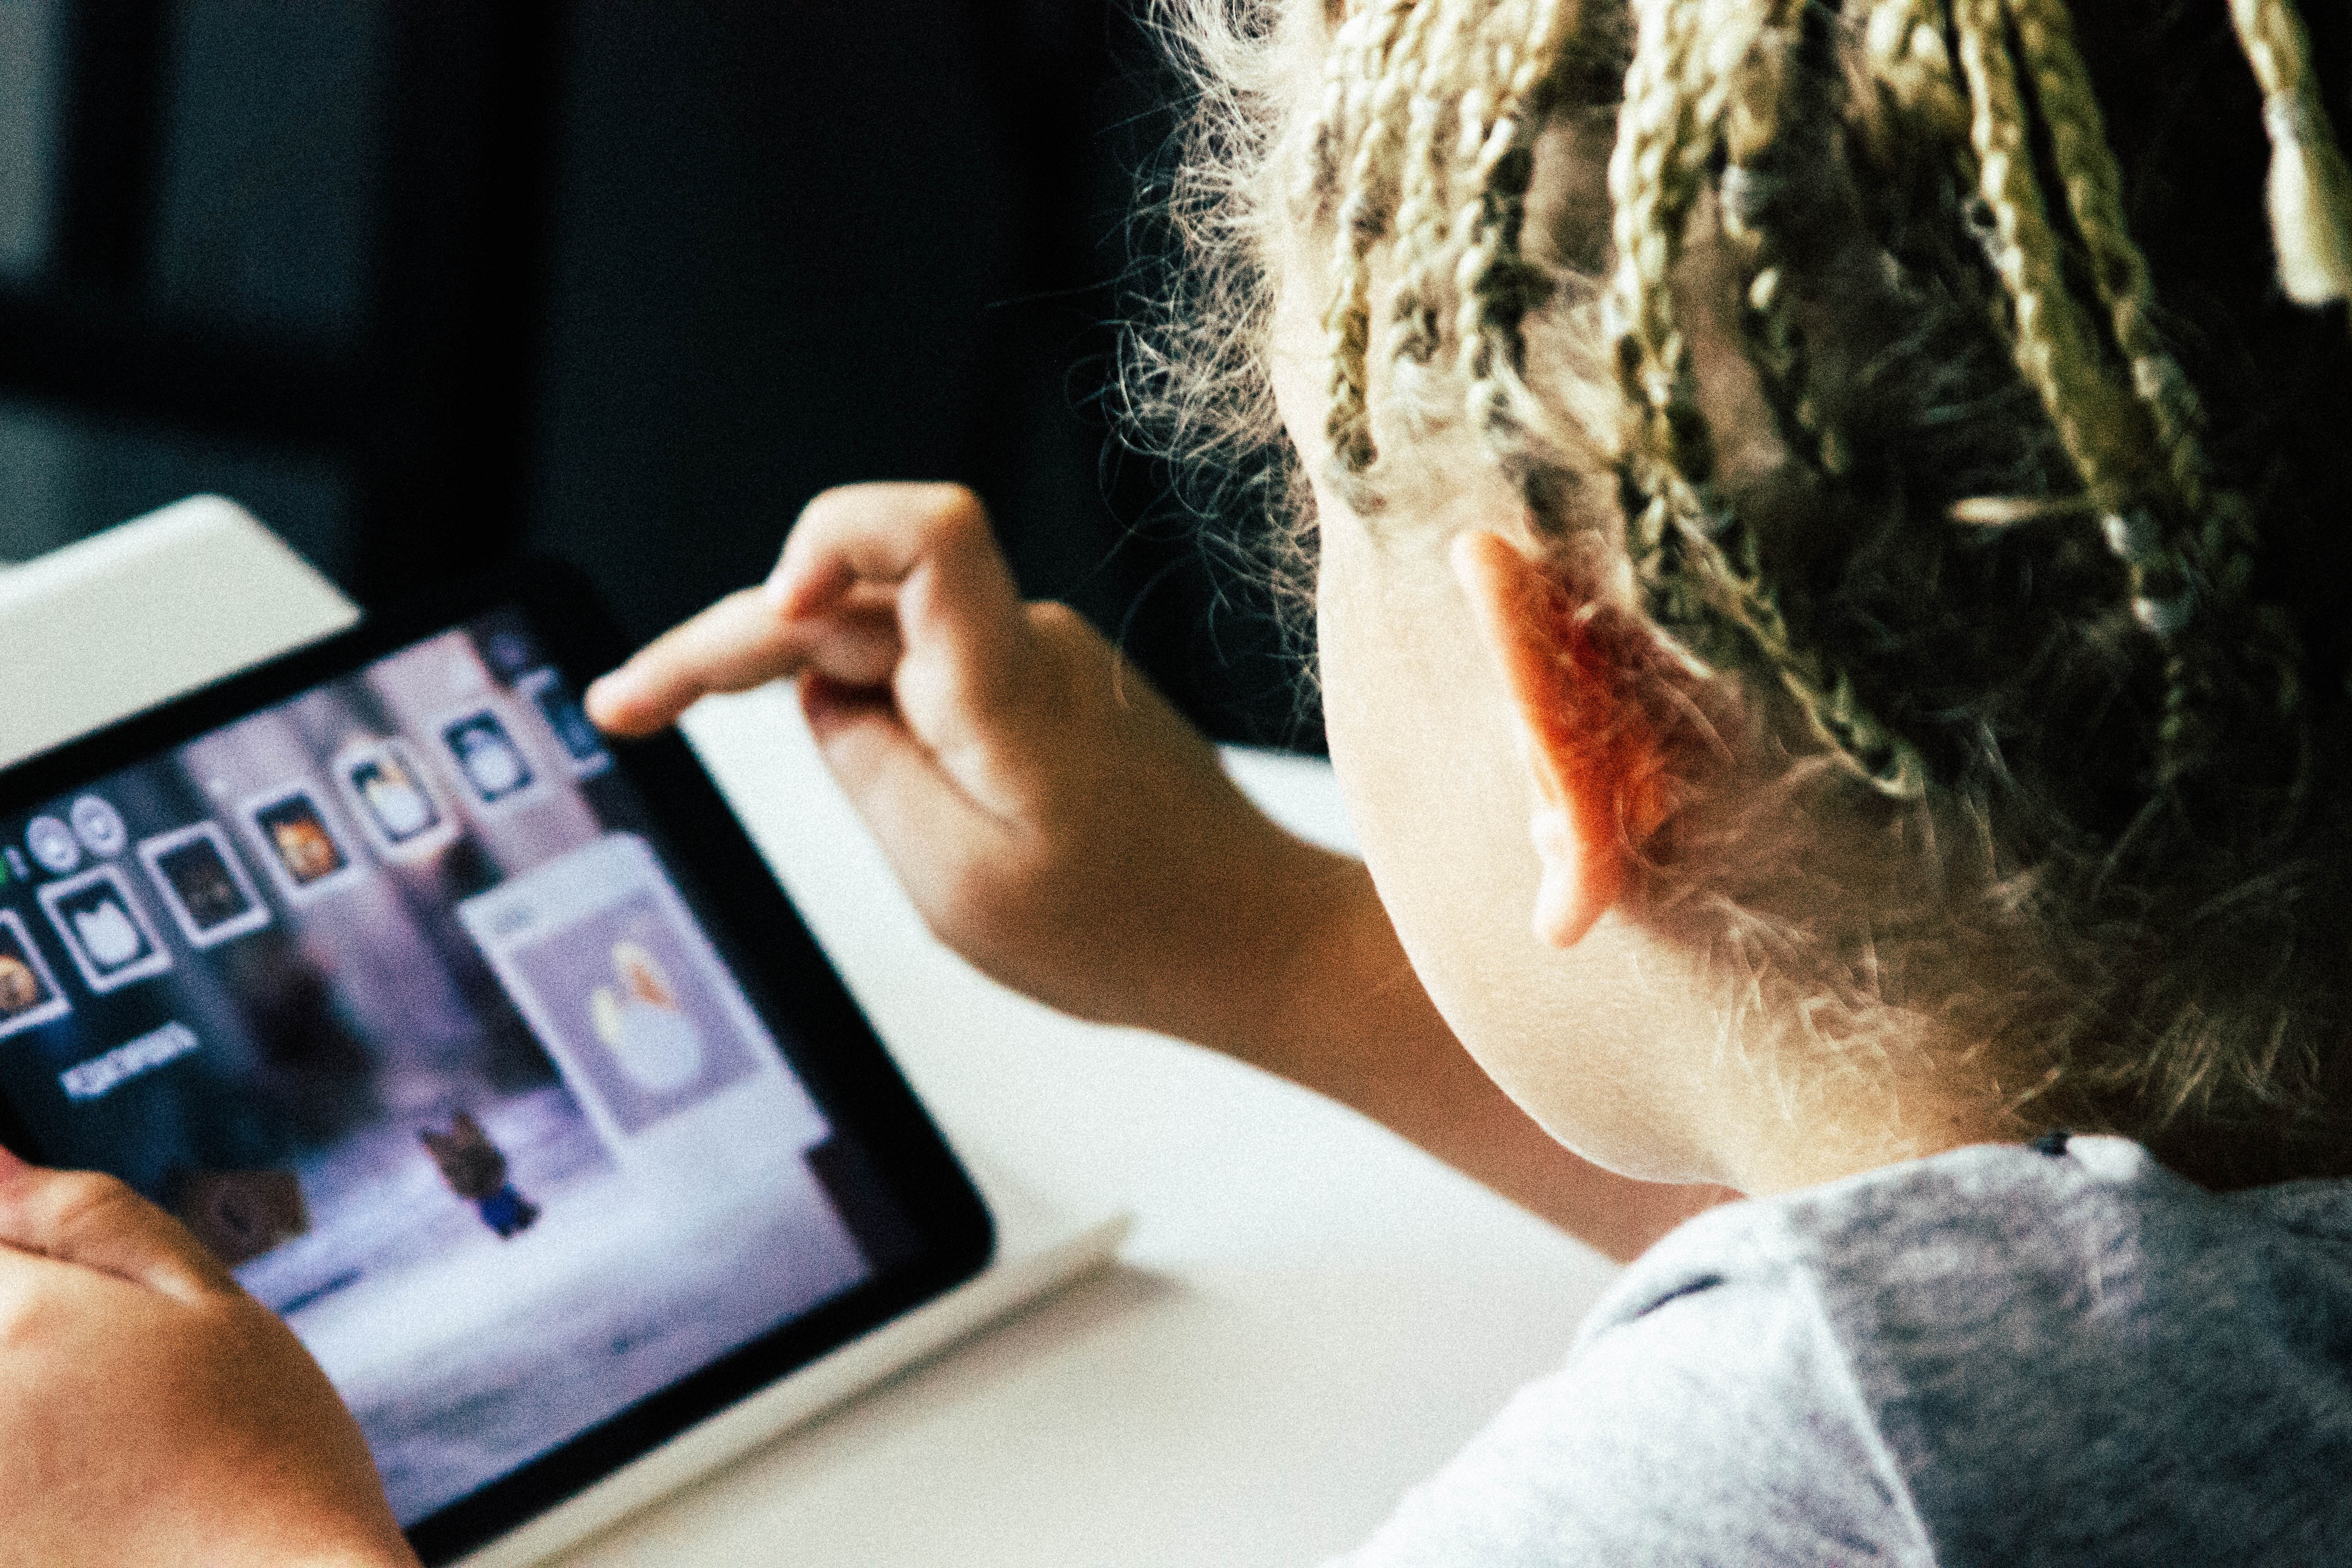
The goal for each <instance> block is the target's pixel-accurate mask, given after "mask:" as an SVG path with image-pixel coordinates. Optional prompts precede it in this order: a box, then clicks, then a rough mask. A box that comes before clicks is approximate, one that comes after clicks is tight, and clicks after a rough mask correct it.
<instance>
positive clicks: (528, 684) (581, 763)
mask: <svg viewBox="0 0 2352 1568" xmlns="http://www.w3.org/2000/svg"><path fill="white" fill-rule="evenodd" d="M515 689H516V690H518V691H520V692H521V693H522V694H523V695H524V696H525V697H527V698H529V699H530V705H531V707H532V708H534V709H535V710H538V713H539V716H540V717H541V718H542V719H544V720H546V721H547V727H548V728H549V729H550V730H552V731H554V732H555V739H556V741H557V742H559V743H560V744H561V745H562V747H563V756H564V760H565V761H566V762H568V763H571V764H572V773H573V774H574V775H576V776H577V777H580V778H583V779H585V778H593V777H595V776H596V775H597V774H598V773H603V772H604V770H605V769H607V768H609V767H611V766H612V765H613V753H612V752H608V751H606V750H605V749H604V736H603V735H601V734H599V733H598V732H597V730H596V726H595V724H594V723H593V721H590V719H589V717H588V714H587V712H586V710H583V708H582V707H581V706H580V704H579V702H578V701H577V700H575V699H574V698H573V697H572V692H571V690H570V689H568V688H566V687H565V686H564V684H563V677H562V676H561V675H559V674H557V673H556V672H555V671H554V670H552V669H534V670H532V671H531V672H530V674H529V675H526V676H524V677H523V678H522V679H520V680H519V681H517V682H515Z"/></svg>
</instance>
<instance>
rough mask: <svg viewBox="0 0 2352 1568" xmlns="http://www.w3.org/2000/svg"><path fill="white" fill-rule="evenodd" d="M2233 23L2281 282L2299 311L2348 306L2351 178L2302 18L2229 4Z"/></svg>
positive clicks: (2274, 6) (2263, 1) (2269, 0)
mask: <svg viewBox="0 0 2352 1568" xmlns="http://www.w3.org/2000/svg"><path fill="white" fill-rule="evenodd" d="M2230 20H2231V23H2232V24H2233V25H2234V26H2236V27H2237V30H2238V41H2239V43H2240V44H2241V45H2242V46H2243V47H2244V48H2245V51H2246V59H2247V62H2248V63H2249V64H2251V65H2252V67H2253V68H2254V79H2255V80H2256V81H2257V82H2259V83H2260V84H2261V86H2262V89H2263V123H2264V124H2265V125H2266V126H2267V127H2268V128H2269V130H2270V137H2271V173H2270V191H2269V198H2270V213H2271V237H2272V239H2273V241H2274V242H2275V243H2276V245H2277V247H2278V262H2279V281H2280V282H2281V283H2282V284H2283V285H2284V287H2285V289H2286V294H2287V298H2288V299H2290V300H2294V301H2295V303H2297V304H2299V305H2325V304H2327V303H2329V302H2330V301H2333V300H2352V172H2347V169H2346V168H2345V163H2344V153H2343V151H2342V150H2341V149H2340V148H2338V147H2337V146H2336V137H2335V134H2334V132H2331V131H2330V130H2329V128H2328V124H2327V110H2326V106H2325V105H2324V104H2322V103H2321V102H2320V100H2319V85H2318V82H2317V81H2316V79H2315V78H2314V76H2313V73H2312V68H2311V39H2310V37H2309V36H2308V35H2307V34H2305V32H2304V30H2303V19H2302V17H2300V16H2297V15H2295V10H2294V5H2291V4H2289V0H2230Z"/></svg>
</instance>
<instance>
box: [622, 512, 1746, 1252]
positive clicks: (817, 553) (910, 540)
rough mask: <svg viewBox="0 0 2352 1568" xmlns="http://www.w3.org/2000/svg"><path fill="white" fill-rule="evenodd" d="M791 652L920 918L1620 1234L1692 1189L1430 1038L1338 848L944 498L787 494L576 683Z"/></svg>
mask: <svg viewBox="0 0 2352 1568" xmlns="http://www.w3.org/2000/svg"><path fill="white" fill-rule="evenodd" d="M793 675H797V676H800V677H802V701H803V706H804V707H805V708H806V710H807V711H808V714H809V719H810V722H811V725H812V727H813V728H814V731H815V733H816V738H817V741H818V743H819V745H820V746H821V747H822V748H823V750H824V755H825V760H826V761H827V763H830V764H831V766H832V768H833V771H834V773H835V775H836V776H837V777H838V778H839V779H840V780H841V783H842V784H843V787H844V788H845V789H846V790H847V792H848V794H849V795H850V798H851V799H852V800H853V801H854V802H855V803H856V806H857V808H858V810H859V811H860V812H861V813H862V814H863V815H864V816H865V817H866V822H867V823H868V824H869V825H870V826H872V827H873V829H874V832H875V835H876V837H877V838H878V839H879V840H880V841H881V844H882V847H883V850H884V852H885V853H886V854H887V856H888V857H889V858H890V861H891V864H892V866H893V867H894V868H896V869H897V871H898V878H899V880H900V881H901V882H903V883H904V884H905V885H906V888H907V890H908V893H909V894H910V895H911V896H912V897H913V899H914V901H915V904H916V906H917V907H918V908H919V910H921V911H922V914H923V917H924V919H925V920H926V921H929V924H930V926H931V929H932V930H933V931H936V932H937V933H938V934H939V936H940V939H941V940H942V941H944V942H947V944H948V945H949V946H950V947H952V948H954V949H955V950H956V951H957V952H960V953H961V954H963V955H964V957H966V958H968V959H970V960H971V962H972V963H974V964H976V965H977V966H978V967H979V968H981V969H982V970H983V971H985V972H986V973H989V974H991V975H992V976H994V977H995V978H996V979H998V980H1001V981H1003V982H1004V983H1005V984H1008V985H1012V986H1013V987H1015V988H1016V989H1018V990H1021V991H1024V992H1026V993H1028V994H1030V995H1033V996H1035V997H1037V998H1039V999H1040V1000H1042V1001H1045V1002H1046V1003H1048V1004H1050V1005H1053V1006H1055V1007H1059V1008H1061V1009H1063V1010H1064V1011H1066V1012H1069V1013H1073V1014H1076V1015H1077V1016H1081V1017H1086V1018H1093V1019H1098V1020H1101V1021H1104V1022H1108V1023H1113V1024H1121V1025H1129V1026H1136V1027H1140V1028H1148V1029H1154V1030H1158V1031H1160V1032H1162V1033H1165V1034H1171V1035H1175V1036H1178V1037H1182V1038H1186V1039H1191V1040H1194V1041H1197V1042H1199V1043H1201V1044H1203V1045H1208V1046H1212V1047H1216V1048H1217V1049H1220V1050H1223V1051H1225V1052H1227V1053H1229V1054H1231V1055H1233V1056H1235V1057H1237V1058H1241V1059H1242V1060H1244V1061H1247V1062H1250V1063H1253V1064H1254V1065H1255V1066H1258V1067H1261V1068H1265V1069H1267V1070H1269V1071H1272V1072H1276V1073H1279V1074H1281V1075H1283V1076H1284V1077H1286V1078H1288V1079H1293V1080H1294V1081H1296V1082H1298V1083H1301V1084H1304V1085H1306V1086H1307V1087H1308V1088H1310V1089H1317V1090H1318V1091H1320V1092H1322V1093H1324V1094H1326V1095H1328V1096H1330V1097H1331V1098H1333V1099H1335V1100H1339V1101H1340V1102H1342V1103H1343V1104H1346V1105H1349V1106H1351V1107H1353V1108H1354V1109H1356V1110H1360V1111H1361V1112H1363V1113H1364V1114H1366V1115H1368V1116H1370V1117H1373V1118H1374V1119H1376V1120H1378V1121H1381V1122H1383V1123H1385V1124H1386V1125H1388V1126H1389V1127H1391V1128H1392V1129H1394V1130H1395V1131H1398V1132H1400V1133H1402V1135H1404V1136H1405V1137H1407V1138H1409V1139H1412V1141H1413V1142H1417V1143H1419V1144H1421V1145H1422V1146H1423V1148H1426V1149H1428V1150H1429V1151H1431V1152H1433V1153H1435V1154H1436V1155H1438V1156H1439V1157H1440V1158H1442V1159H1444V1160H1446V1161H1448V1162H1450V1163H1453V1164H1454V1165H1455V1166H1457V1167H1459V1168H1460V1169H1462V1170H1463V1171H1465V1172H1466V1173H1469V1174H1471V1175H1473V1176H1475V1177H1476V1178H1477V1179H1478V1180H1480V1181H1482V1182H1485V1183H1486V1184H1488V1185H1489V1186H1492V1187H1494V1188H1495V1189H1496V1190H1497V1191H1499V1192H1501V1193H1503V1194H1506V1195H1507V1196H1509V1197H1511V1198H1513V1199H1515V1200H1517V1202H1519V1203H1521V1204H1523V1205H1526V1206H1528V1208H1531V1209H1533V1210H1534V1211H1536V1212H1537V1213H1538V1214H1541V1215H1545V1216H1546V1217H1548V1218H1549V1219H1551V1220H1553V1221H1555V1222H1556V1223H1558V1224H1559V1225H1560V1226H1563V1227H1564V1228H1566V1229H1568V1230H1570V1231H1571V1232H1573V1233H1575V1234H1577V1235H1579V1236H1581V1237H1585V1238H1586V1239H1588V1240H1590V1241H1591V1242H1592V1243H1593V1244H1594V1245H1596V1246H1598V1247H1601V1248H1602V1249H1603V1250H1604V1251H1607V1252H1610V1253H1612V1254H1614V1255H1616V1256H1619V1257H1630V1256H1632V1255H1633V1253H1635V1252H1638V1251H1639V1250H1641V1249H1642V1247H1645V1246H1646V1245H1648V1243H1649V1242H1650V1241H1651V1240H1652V1239H1653V1238H1654V1237H1656V1236H1657V1235H1659V1234H1660V1233H1662V1232H1663V1231H1664V1230H1665V1229H1667V1228H1669V1227H1670V1226H1673V1225H1674V1224H1675V1223H1676V1222H1677V1221H1679V1220H1680V1219H1682V1218H1683V1217H1685V1216H1686V1215H1689V1214H1691V1213H1693V1212H1695V1211H1696V1209H1698V1208H1700V1207H1703V1206H1705V1205H1706V1204H1707V1203H1709V1202H1712V1201H1714V1200H1715V1198H1716V1197H1717V1195H1719V1194H1715V1193H1714V1192H1713V1191H1712V1190H1711V1189H1709V1190H1706V1191H1703V1192H1702V1191H1695V1190H1693V1189H1686V1188H1675V1187H1660V1186H1656V1185H1654V1184H1647V1183H1639V1182H1631V1181H1627V1180H1624V1179H1622V1178H1621V1177H1617V1176H1614V1175H1612V1174H1610V1173H1606V1172H1604V1171H1601V1170H1600V1169H1598V1168H1597V1167H1595V1166H1592V1165H1591V1164H1588V1163H1585V1162H1583V1161H1581V1160H1580V1159H1578V1158H1576V1157H1575V1156H1574V1155H1572V1154H1570V1153H1569V1152H1567V1151H1566V1150H1564V1149H1562V1148H1561V1147H1560V1146H1559V1144H1558V1143H1556V1142H1553V1141H1552V1140H1551V1139H1550V1138H1549V1136H1547V1135H1546V1134H1545V1133H1544V1132H1543V1131H1541V1130H1540V1129H1539V1128H1538V1127H1537V1126H1536V1125H1535V1124H1534V1123H1533V1122H1531V1121H1528V1119H1527V1118H1526V1117H1525V1116H1524V1115H1522V1114H1521V1113H1520V1112H1519V1110H1517V1107H1515V1106H1514V1105H1512V1104H1511V1102H1510V1101H1509V1100H1507V1099H1506V1098H1505V1097H1504V1095H1503V1093H1502V1091H1501V1090H1500V1089H1497V1088H1496V1087H1495V1085H1494V1083H1493V1081H1492V1080H1491V1079H1488V1078H1487V1077H1486V1074H1485V1073H1483V1072H1482V1071H1480V1070H1479V1068H1477V1066H1476V1064H1475V1063H1474V1062H1473V1061H1471V1059H1470V1058H1469V1057H1468V1056H1467V1055H1465V1053H1464V1052H1463V1050H1462V1048H1461V1047H1460V1045H1459V1044H1457V1043H1456V1042H1455V1040H1454V1037H1453V1035H1452V1033H1451V1032H1450V1031H1449V1030H1448V1029H1447V1028H1446V1026H1445V1024H1444V1021H1443V1020H1442V1019H1441V1018H1440V1017H1439V1016H1437V1013H1436V1010H1435V1008H1434V1007H1433V1006H1432V1005H1431V1004H1430V1001H1429V999H1428V997H1427V995H1426V994H1424V993H1423V990H1422V987H1421V984H1420V983H1419V982H1418V981H1417V980H1416V979H1415V978H1414V976H1413V973H1412V969H1411V967H1410V966H1409V965H1408V964H1407V963H1406V961H1405V957H1404V953H1403V951H1402V948H1401V947H1400V946H1399V945H1398V943H1397V940H1396V936H1395V933H1394V932H1393V931H1392V930H1391V928H1390V925H1389V922H1388V920H1387V918H1386V916H1385V915H1384V913H1383V912H1382V910H1381V905H1380V900H1379V899H1378V897H1377V896H1376V895H1375V893H1374V892H1373V889H1372V885H1371V881H1370V878H1369V877H1368V876H1367V875H1366V874H1365V871H1364V868H1363V867H1362V866H1361V865H1360V864H1358V863H1357V862H1355V861H1353V860H1350V859H1348V858H1345V857H1342V856H1338V855H1333V854H1330V853H1328V852H1327V851H1324V850H1322V849H1319V848H1317V847H1314V846H1312V845H1308V844H1306V843H1304V842H1302V841H1300V840H1298V839H1297V838H1295V837H1291V836H1290V835H1289V834H1287V833H1286V832H1284V831H1283V830H1282V829H1281V828H1280V827H1279V826H1276V824H1275V823H1274V822H1272V821H1271V820H1269V819H1268V818H1267V817H1266V816H1265V814H1264V813H1262V812H1260V811H1259V810H1257V808H1256V807H1255V806H1254V805H1251V804H1250V802H1249V801H1248V799H1247V798H1246V797H1244V795H1242V793H1241V792H1240V791H1239V790H1238V789H1236V788H1235V787H1234V784H1233V783H1232V782H1231V781H1230V780H1229V779H1227V778H1226V777H1225V774H1224V773H1223V769H1221V768H1220V767H1219V766H1218V763H1217V758H1216V753H1215V752H1214V751H1213V749H1212V748H1211V747H1210V746H1209V744H1208V743H1207V742H1205V741H1204V740H1202V737H1201V736H1200V734H1199V733H1198V732H1197V731H1194V730H1193V729H1192V726H1191V725H1190V724H1188V723H1186V722H1185V721H1184V720H1183V719H1182V718H1181V716H1180V715H1179V714H1178V713H1177V712H1176V711H1175V710H1174V709H1172V708H1171V707H1170V706H1169V705H1168V703H1167V702H1166V701H1165V700H1163V699H1162V698H1161V697H1160V695H1159V694H1158V693H1157V692H1156V691H1154V690H1152V689H1151V688H1150V684H1149V683H1148V682H1147V681H1146V680H1145V679H1143V678H1142V677H1141V676H1140V675H1139V673H1138V672H1137V671H1136V670H1135V669H1134V668H1132V667H1131V666H1129V665H1128V664H1127V663H1126V662H1125V661H1124V660H1123V659H1122V658H1120V657H1119V656H1118V653H1117V652H1116V651H1115V650H1114V649H1112V648H1111V647H1110V646H1109V645H1108V643H1106V642H1104V640H1103V639H1102V638H1101V637H1099V636H1097V634H1096V633H1095V632H1094V631H1093V630H1092V628H1090V627H1089V626H1087V625H1086V623H1085V622H1084V621H1082V620H1081V619H1079V618H1078V616H1076V615H1075V614H1073V613H1072V612H1070V611H1069V610H1067V609H1066V608H1065V607H1063V606H1062V605H1048V604H1024V603H1023V602H1022V601H1021V599H1020V597H1019V595H1018V593H1017V591H1016V590H1015V588H1014V586H1013V578H1012V575H1011V574H1010V572H1009V571H1008V570H1007V569H1006V567H1005V564H1004V562H1003V558H1002V556H1001V555H1000V554H999V553H998V552H997V549H996V545H995V542H994V539H993V537H992V534H991V533H990V531H989V527H988V520H987V518H986V516H985V515H984V514H983V513H982V510H981V509H980V506H979V504H978V502H977V501H976V500H973V498H972V497H971V494H970V493H969V492H968V491H965V490H963V489H958V488H956V487H952V486H945V485H867V486H860V487H856V488H854V489H845V490H836V491H833V492H831V493H829V494H827V495H824V496H822V497H820V498H818V500H816V501H815V502H814V504H812V505H811V507H810V508H809V510H808V512H807V513H806V514H805V515H804V516H803V519H802V520H801V521H800V523H799V525H798V526H797V527H796V528H795V529H794V530H793V534H792V537H791V539H790V541H789V542H788V543H787V544H786V546H785V549H784V555H783V560H782V563H780V564H779V565H778V567H777V568H776V572H775V574H774V575H773V576H772V578H771V579H770V580H769V582H768V584H766V585H765V586H763V587H760V588H753V589H746V590H745V591H743V592H742V593H740V594H737V595H732V596H731V597H730V598H727V599H724V600H721V601H720V602H719V604H717V605H713V606H712V607H711V608H710V609H709V610H707V611H705V612H704V613H703V614H701V615H700V616H697V617H695V618H694V619H693V620H690V621H688V622H687V623H686V624H685V625H684V626H679V627H677V629H676V630H674V631H672V632H670V633H669V634H668V635H667V636H666V637H662V638H661V639H660V640H658V641H656V643H654V644H653V645H652V646H651V647H647V648H646V649H645V650H644V651H643V652H641V653H640V654H638V655H637V657H636V658H634V659H632V660H631V661H630V662H629V663H628V664H627V665H626V666H625V667H624V668H623V669H621V670H620V671H618V672H616V673H615V674H614V676H611V677H608V678H607V679H605V680H604V681H601V682H599V683H598V684H597V685H596V686H595V687H594V688H593V689H592V690H591V691H590V693H589V708H590V711H591V712H592V713H593V715H594V716H595V718H596V719H597V721H598V722H600V723H602V724H604V726H605V727H606V728H608V729H610V730H612V731H615V732H616V733H620V734H625V735H628V734H644V733H646V732H649V731H653V730H656V729H657V728H659V727H661V726H662V725H664V724H667V723H669V722H670V721H673V720H675V719H676V718H677V715H678V714H679V713H680V712H682V711H684V710H685V709H686V708H687V706H688V704H690V703H691V702H692V701H693V700H695V699H696V698H698V697H699V696H701V695H702V694H703V693H705V692H709V691H735V690H742V689H748V688H751V687H754V686H758V685H761V684H763V683H765V682H766V681H769V680H772V679H777V678H778V677H782V676H793Z"/></svg>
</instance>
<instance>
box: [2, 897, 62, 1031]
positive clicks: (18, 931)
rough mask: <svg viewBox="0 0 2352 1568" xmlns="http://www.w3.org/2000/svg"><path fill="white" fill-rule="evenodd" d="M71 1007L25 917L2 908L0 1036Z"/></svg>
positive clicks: (33, 1026)
mask: <svg viewBox="0 0 2352 1568" xmlns="http://www.w3.org/2000/svg"><path fill="white" fill-rule="evenodd" d="M71 1010H72V1008H71V1006H70V1005H69V1004H68V1003H67V1001H66V999H65V994H64V993H63V992H61V991H59V990H58V982H57V977H56V976H55V975H53V974H51V973H49V966H48V964H47V963H45V962H43V960H42V958H41V950H40V949H39V948H37V947H35V946H34V945H33V933H32V932H31V931H26V929H25V917H24V916H22V915H20V914H18V913H17V912H16V910H0V1039H5V1038H7V1037H9V1036H10V1035H13V1034H15V1033H16V1031H18V1030H19V1029H30V1028H35V1027H37V1026H40V1025H42V1024H47V1023H49V1022H51V1021H52V1020H55V1019H58V1018H62V1017H64V1016H66V1014H67V1013H68V1012H70V1011H71Z"/></svg>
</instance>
